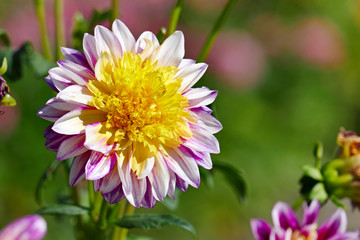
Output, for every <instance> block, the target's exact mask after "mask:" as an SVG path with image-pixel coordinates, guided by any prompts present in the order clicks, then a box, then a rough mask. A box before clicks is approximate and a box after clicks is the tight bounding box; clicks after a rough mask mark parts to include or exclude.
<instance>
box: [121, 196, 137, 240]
mask: <svg viewBox="0 0 360 240" xmlns="http://www.w3.org/2000/svg"><path fill="white" fill-rule="evenodd" d="M134 211H135V208H134V207H133V205H131V204H130V203H129V202H127V201H126V206H125V212H124V216H126V215H132V214H133V213H134ZM128 231H129V229H127V228H121V229H120V238H119V240H126V237H127V234H128Z"/></svg>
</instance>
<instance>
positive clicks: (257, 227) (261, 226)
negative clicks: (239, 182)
mask: <svg viewBox="0 0 360 240" xmlns="http://www.w3.org/2000/svg"><path fill="white" fill-rule="evenodd" d="M319 211H320V203H319V202H318V201H317V200H314V201H312V202H311V204H310V205H309V206H307V205H306V204H304V215H303V219H302V222H300V221H299V220H298V218H297V216H296V214H295V212H294V211H293V210H292V209H291V207H290V206H289V205H287V204H286V203H283V202H278V203H276V204H275V206H274V208H273V210H272V213H271V216H272V219H273V224H274V226H273V227H271V226H270V225H269V224H268V223H267V222H265V221H264V220H261V219H253V220H251V222H250V224H251V229H252V232H253V234H254V237H255V239H256V240H360V238H359V232H358V231H355V232H347V231H346V228H347V217H346V213H345V211H344V210H343V209H341V208H339V209H338V210H336V212H335V213H334V214H333V215H332V216H331V217H330V218H328V219H327V220H326V221H325V222H324V223H323V224H321V225H320V227H318V225H317V217H318V214H319Z"/></svg>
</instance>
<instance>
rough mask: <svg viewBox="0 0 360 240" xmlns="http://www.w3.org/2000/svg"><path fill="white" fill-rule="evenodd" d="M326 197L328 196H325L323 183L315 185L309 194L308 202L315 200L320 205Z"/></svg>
mask: <svg viewBox="0 0 360 240" xmlns="http://www.w3.org/2000/svg"><path fill="white" fill-rule="evenodd" d="M328 197H329V195H328V194H327V192H326V190H325V186H324V184H323V183H318V184H316V185H315V186H314V187H313V188H312V189H311V191H310V193H309V199H310V200H314V199H317V200H319V202H321V203H324V202H326V201H327V199H328Z"/></svg>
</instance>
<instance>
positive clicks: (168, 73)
mask: <svg viewBox="0 0 360 240" xmlns="http://www.w3.org/2000/svg"><path fill="white" fill-rule="evenodd" d="M98 61H99V62H98V63H97V65H96V69H95V75H96V80H90V81H89V83H88V85H87V87H88V88H89V90H90V91H91V93H92V95H93V98H92V105H93V106H95V107H96V108H97V109H99V110H101V111H104V112H106V114H107V120H106V122H105V123H104V126H105V128H106V130H107V131H108V133H110V134H111V135H112V138H111V139H112V141H113V142H115V143H117V144H118V149H124V148H126V147H127V146H129V145H130V144H131V143H132V144H133V147H134V146H136V148H138V149H137V150H138V151H140V150H141V151H142V153H141V154H139V155H141V157H137V159H136V161H137V162H138V163H139V162H142V161H144V160H146V158H148V157H152V156H154V155H155V154H156V153H157V152H158V151H159V148H160V146H161V145H162V146H168V147H178V146H179V145H180V144H181V143H182V141H183V140H182V138H184V139H188V138H190V137H191V136H192V132H191V130H190V128H189V125H188V120H189V119H190V115H189V112H188V111H187V110H186V109H185V108H186V107H187V106H188V100H187V98H186V97H184V96H182V95H181V93H179V92H178V90H179V87H180V85H181V82H182V79H180V78H175V77H174V76H175V74H176V73H177V71H178V70H177V68H176V67H175V66H168V67H157V62H154V61H152V60H151V59H148V60H144V59H142V56H141V55H139V54H134V53H132V52H126V53H124V55H123V57H122V58H120V59H118V60H117V62H116V63H114V61H113V60H112V59H111V57H110V56H109V54H107V53H104V54H103V56H102V57H101V58H100V59H99V60H98ZM139 148H140V149H139ZM133 151H134V150H133Z"/></svg>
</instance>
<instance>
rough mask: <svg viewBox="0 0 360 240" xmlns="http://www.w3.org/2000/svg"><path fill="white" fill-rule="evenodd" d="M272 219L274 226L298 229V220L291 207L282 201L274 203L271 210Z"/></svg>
mask: <svg viewBox="0 0 360 240" xmlns="http://www.w3.org/2000/svg"><path fill="white" fill-rule="evenodd" d="M271 216H272V220H273V223H274V227H275V228H279V229H284V230H287V229H288V228H291V229H292V230H298V229H300V225H299V221H298V219H297V216H296V214H295V212H294V211H293V210H292V208H291V207H290V206H289V205H287V204H286V203H284V202H278V203H276V204H275V206H274V208H273V210H272V212H271Z"/></svg>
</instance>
